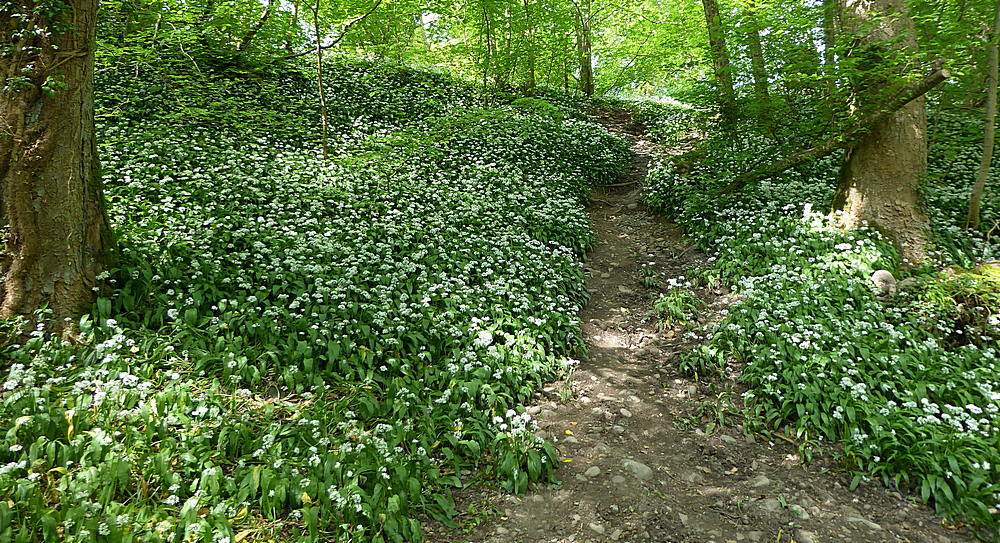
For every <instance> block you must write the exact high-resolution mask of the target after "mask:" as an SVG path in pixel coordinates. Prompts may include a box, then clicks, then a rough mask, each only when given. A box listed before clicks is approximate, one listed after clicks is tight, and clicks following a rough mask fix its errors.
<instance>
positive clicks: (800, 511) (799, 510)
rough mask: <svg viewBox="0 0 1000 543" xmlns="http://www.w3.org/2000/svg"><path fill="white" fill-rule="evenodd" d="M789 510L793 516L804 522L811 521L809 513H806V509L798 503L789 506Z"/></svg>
mask: <svg viewBox="0 0 1000 543" xmlns="http://www.w3.org/2000/svg"><path fill="white" fill-rule="evenodd" d="M788 510H789V511H791V512H792V514H794V515H795V516H797V517H799V518H800V519H802V520H809V513H807V512H806V508H805V507H802V506H801V505H799V504H797V503H793V504H792V505H789V506H788Z"/></svg>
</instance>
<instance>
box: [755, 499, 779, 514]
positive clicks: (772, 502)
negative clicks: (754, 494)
mask: <svg viewBox="0 0 1000 543" xmlns="http://www.w3.org/2000/svg"><path fill="white" fill-rule="evenodd" d="M760 505H761V507H763V508H764V510H765V511H768V512H770V513H777V512H778V511H781V502H780V501H778V500H776V499H775V498H767V499H766V500H764V501H762V502H761V503H760Z"/></svg>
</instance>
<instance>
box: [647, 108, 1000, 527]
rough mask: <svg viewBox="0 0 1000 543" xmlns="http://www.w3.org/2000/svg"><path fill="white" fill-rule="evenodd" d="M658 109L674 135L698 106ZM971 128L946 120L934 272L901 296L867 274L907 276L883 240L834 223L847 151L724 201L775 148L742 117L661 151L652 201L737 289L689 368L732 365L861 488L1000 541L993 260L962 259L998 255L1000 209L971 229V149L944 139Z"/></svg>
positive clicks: (936, 189)
mask: <svg viewBox="0 0 1000 543" xmlns="http://www.w3.org/2000/svg"><path fill="white" fill-rule="evenodd" d="M646 107H650V106H648V105H647V106H646ZM646 116H647V117H651V118H653V119H654V120H656V119H658V120H657V122H658V125H657V126H660V127H665V129H664V133H666V134H672V135H673V136H672V137H677V136H680V135H683V134H684V133H685V131H686V130H687V129H688V128H689V126H690V121H691V114H690V112H689V111H677V112H676V113H672V112H671V111H670V110H669V109H668V108H665V107H663V106H660V111H659V112H658V113H657V114H656V116H652V115H649V114H646ZM976 122H979V121H978V119H976V120H971V119H962V118H959V117H955V116H947V115H946V116H945V117H944V119H943V120H942V121H941V123H940V124H939V131H938V132H937V136H936V139H935V140H934V143H933V147H932V151H933V152H932V156H931V160H930V175H929V179H928V184H927V187H926V190H927V193H928V198H927V199H928V204H929V206H930V208H931V209H930V212H931V215H932V217H933V221H934V225H935V231H936V233H937V240H938V247H939V249H940V251H939V253H938V254H937V255H936V258H937V263H938V267H937V268H925V269H923V270H918V272H919V273H917V274H916V275H915V276H914V277H913V279H912V280H910V281H908V282H907V283H906V284H905V285H903V288H902V289H901V292H900V294H898V295H897V296H895V297H893V298H891V299H883V298H882V297H880V296H879V294H880V293H879V292H877V291H876V290H875V289H874V288H873V285H872V283H871V280H870V276H871V274H872V273H873V272H874V271H875V270H878V269H887V270H892V271H896V270H897V265H898V259H899V257H898V254H897V253H896V251H895V250H894V249H893V247H892V246H891V245H890V244H889V243H887V242H886V241H885V240H883V239H882V238H881V237H880V236H879V234H878V233H877V232H874V231H869V230H858V231H852V232H844V231H841V230H838V229H836V228H834V227H833V226H832V225H831V220H830V216H829V214H828V213H827V210H828V209H829V208H830V202H831V200H832V195H833V189H834V183H835V180H836V174H837V171H836V170H837V166H838V162H837V160H838V157H830V158H827V159H824V160H821V161H818V162H816V163H813V164H810V165H807V166H804V167H801V168H799V169H797V170H793V171H789V172H786V173H785V174H783V175H781V176H779V177H777V178H773V179H771V180H768V181H765V182H762V183H759V184H757V185H756V186H754V187H752V188H749V189H747V190H745V191H743V192H742V193H740V194H739V195H738V196H737V197H730V198H725V199H712V198H711V197H710V196H709V195H710V194H711V193H712V192H714V191H715V190H717V189H718V188H719V187H721V186H723V185H725V184H726V183H727V182H728V181H730V180H731V179H732V178H733V176H735V175H736V174H739V173H741V172H744V171H746V170H747V169H749V166H752V165H753V164H755V163H758V162H760V161H761V160H767V159H768V158H767V157H768V156H770V155H769V154H768V153H769V151H768V149H770V150H772V151H773V150H774V149H775V148H776V146H775V145H774V144H773V142H770V141H769V140H768V138H765V137H763V136H759V135H756V134H757V133H756V132H755V131H754V130H753V129H752V127H744V128H745V130H737V131H733V132H729V133H726V134H712V135H709V138H708V140H707V141H705V142H704V143H703V144H702V145H701V146H700V147H699V149H698V150H697V151H696V152H694V153H690V154H689V155H687V156H681V157H677V158H672V159H663V160H661V161H660V162H659V164H657V165H656V166H655V168H653V170H652V171H651V173H650V176H649V179H648V184H647V189H646V193H645V195H646V200H647V202H648V203H649V204H650V205H651V206H653V207H655V208H657V209H660V210H662V211H663V212H665V213H668V214H670V215H671V216H672V218H673V219H674V220H675V221H677V222H678V224H680V225H681V226H682V227H683V228H684V230H685V231H686V232H687V233H688V235H689V236H690V237H691V238H692V239H693V240H694V241H695V243H697V244H698V246H699V247H700V248H701V249H702V250H703V251H705V252H706V253H707V254H708V255H709V256H710V264H709V265H707V266H706V267H704V268H702V269H700V270H697V271H696V274H695V275H696V277H697V280H698V281H700V282H701V283H703V284H705V283H721V284H725V285H729V286H731V287H732V289H733V292H734V294H733V299H734V303H733V304H732V305H731V306H730V307H729V308H728V311H727V312H726V313H724V315H723V318H722V320H721V321H720V322H719V323H718V324H716V325H714V326H713V327H712V328H711V329H710V330H709V337H710V340H709V342H708V343H707V344H705V345H702V346H700V347H698V348H695V349H693V350H692V351H691V352H690V353H689V354H688V355H687V357H686V359H685V360H684V361H683V363H682V366H684V367H686V368H687V369H689V370H690V371H693V372H696V373H704V372H705V371H720V370H721V369H722V368H723V367H725V366H730V365H735V368H738V369H739V370H740V372H741V375H742V380H743V381H744V383H745V384H746V386H747V387H748V391H747V392H746V394H745V398H744V399H745V401H746V403H747V405H748V406H749V409H750V413H751V415H752V417H751V422H754V421H756V424H763V425H765V426H767V427H770V428H780V427H785V426H788V427H790V428H791V429H792V430H793V431H794V434H795V435H796V436H797V437H798V438H799V439H800V440H801V441H802V442H803V443H816V442H826V443H837V444H840V445H841V446H842V454H841V459H842V460H843V462H844V463H845V465H846V467H847V468H848V469H850V470H851V471H852V472H853V473H854V477H853V480H852V487H853V486H857V485H858V484H862V483H863V482H865V481H868V480H869V479H871V478H875V479H879V480H881V481H883V482H884V483H885V484H886V485H889V486H890V487H898V488H901V489H904V490H910V491H913V492H915V493H916V494H917V495H918V496H920V497H921V498H922V499H923V500H924V501H927V502H931V503H933V504H934V506H935V507H936V508H937V511H938V512H939V513H940V514H942V515H945V516H948V517H951V518H960V519H966V520H970V521H973V522H974V523H975V524H976V525H977V526H978V527H979V528H980V529H981V530H982V533H983V534H984V535H986V536H987V537H991V538H997V526H998V524H1000V523H998V520H1000V518H998V512H997V510H998V508H1000V428H998V424H1000V416H998V415H1000V379H998V377H997V376H998V369H1000V347H998V345H1000V316H998V315H1000V300H998V298H997V295H996V292H998V290H997V288H998V286H1000V283H998V282H997V276H996V270H995V269H994V268H991V267H989V266H985V267H980V268H977V269H975V270H969V269H966V268H968V267H969V266H970V265H971V263H972V262H975V261H983V260H988V259H990V258H995V255H996V254H997V252H998V250H1000V244H998V243H997V242H996V240H995V236H994V239H993V240H992V241H990V240H989V239H988V237H987V234H988V229H989V228H990V225H992V224H993V223H994V222H995V221H996V220H998V218H1000V217H998V216H997V210H996V209H995V208H993V207H990V208H988V209H986V208H984V217H986V219H984V223H986V230H984V231H983V232H980V233H973V234H972V235H969V234H968V233H963V232H961V231H960V228H959V225H960V222H959V221H961V220H962V219H963V218H964V214H963V211H964V206H965V205H966V203H967V194H968V189H967V188H965V189H957V188H954V187H964V186H965V185H967V184H968V180H969V179H972V178H973V177H974V171H975V166H976V162H975V160H973V159H972V157H973V156H975V155H976V154H977V153H976V151H975V149H970V146H969V143H968V141H966V139H957V140H953V139H950V138H951V137H952V136H953V135H954V134H955V133H956V132H961V131H964V132H968V131H970V130H975V124H974V123H976ZM772 154H775V155H776V154H777V153H772ZM772 158H773V157H772ZM681 174H683V175H681ZM998 181H1000V180H998V179H997V177H996V176H995V175H994V176H993V177H992V178H991V181H990V185H989V188H988V190H994V191H995V190H996V189H997V186H998ZM946 266H952V267H951V268H949V269H948V270H947V271H945V272H939V271H935V269H938V270H940V269H941V268H943V267H946ZM963 266H964V267H963ZM735 368H734V369H735Z"/></svg>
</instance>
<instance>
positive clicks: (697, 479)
mask: <svg viewBox="0 0 1000 543" xmlns="http://www.w3.org/2000/svg"><path fill="white" fill-rule="evenodd" d="M681 479H683V480H685V481H687V482H689V483H691V484H695V485H696V484H701V483H704V482H705V476H704V475H702V474H700V473H698V472H697V471H689V472H687V473H685V474H684V475H682V476H681Z"/></svg>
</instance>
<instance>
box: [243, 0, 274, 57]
mask: <svg viewBox="0 0 1000 543" xmlns="http://www.w3.org/2000/svg"><path fill="white" fill-rule="evenodd" d="M272 9H274V0H267V7H265V8H264V14H263V15H261V16H260V19H257V22H256V23H254V25H253V27H251V28H250V30H249V31H247V33H246V35H244V36H243V39H241V40H240V43H239V44H238V45H237V46H236V50H237V51H241V52H242V51H246V49H247V47H250V44H251V43H252V42H253V39H254V38H256V37H257V34H258V33H259V32H260V29H262V28H264V25H265V24H267V20H268V19H270V18H271V10H272Z"/></svg>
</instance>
